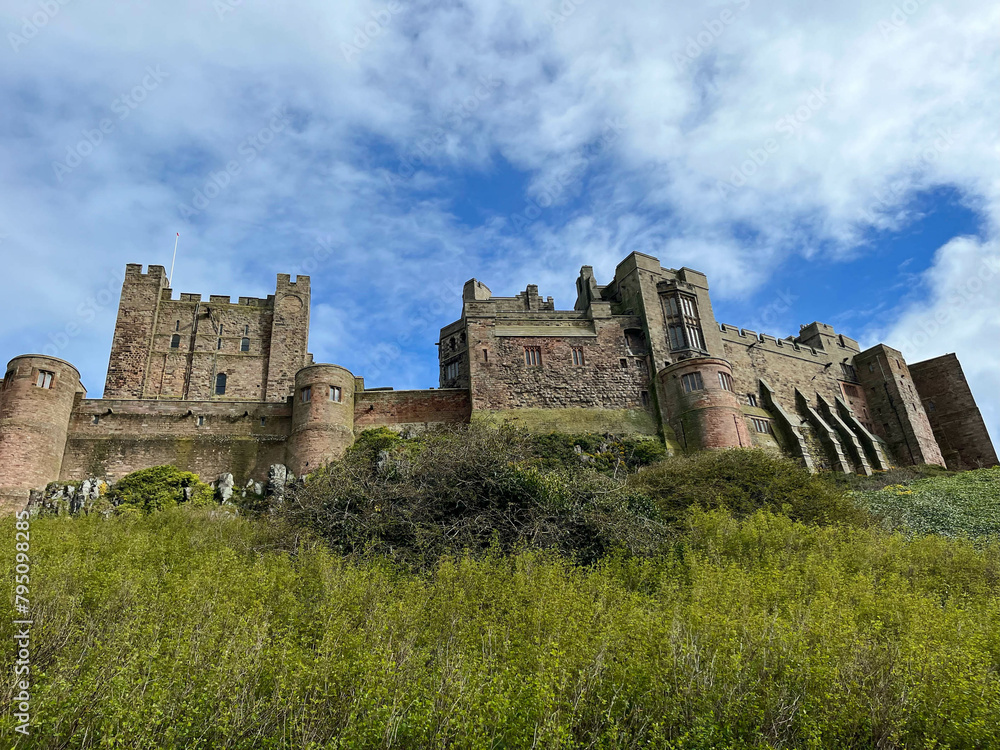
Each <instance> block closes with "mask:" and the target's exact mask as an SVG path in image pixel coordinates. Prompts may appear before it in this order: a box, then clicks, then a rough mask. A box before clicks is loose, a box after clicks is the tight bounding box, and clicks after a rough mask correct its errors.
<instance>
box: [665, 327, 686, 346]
mask: <svg viewBox="0 0 1000 750" xmlns="http://www.w3.org/2000/svg"><path fill="white" fill-rule="evenodd" d="M683 331H684V328H683V326H681V325H680V324H679V323H678V324H676V325H672V326H670V327H669V328H668V329H667V339H668V341H669V342H670V348H671V349H673V350H676V349H683V348H684V332H683Z"/></svg>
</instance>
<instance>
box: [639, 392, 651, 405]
mask: <svg viewBox="0 0 1000 750" xmlns="http://www.w3.org/2000/svg"><path fill="white" fill-rule="evenodd" d="M639 397H640V398H641V399H642V405H643V406H649V391H641V392H640V393H639Z"/></svg>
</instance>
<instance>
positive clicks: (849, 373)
mask: <svg viewBox="0 0 1000 750" xmlns="http://www.w3.org/2000/svg"><path fill="white" fill-rule="evenodd" d="M840 369H841V370H843V372H844V380H851V381H856V380H857V379H858V374H857V373H856V372H855V371H854V365H849V364H847V363H846V362H841V363H840Z"/></svg>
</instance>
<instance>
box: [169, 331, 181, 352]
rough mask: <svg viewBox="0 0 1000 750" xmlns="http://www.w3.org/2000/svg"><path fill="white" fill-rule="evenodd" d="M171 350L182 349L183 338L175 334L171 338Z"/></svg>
mask: <svg viewBox="0 0 1000 750" xmlns="http://www.w3.org/2000/svg"><path fill="white" fill-rule="evenodd" d="M170 348H171V349H180V348H181V337H180V335H179V334H176V333H175V334H174V335H173V336H171V337H170Z"/></svg>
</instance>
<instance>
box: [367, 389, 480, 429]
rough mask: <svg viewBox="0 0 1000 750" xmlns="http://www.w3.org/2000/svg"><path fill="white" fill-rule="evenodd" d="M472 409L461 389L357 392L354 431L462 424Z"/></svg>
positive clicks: (467, 394) (467, 395) (466, 421)
mask: <svg viewBox="0 0 1000 750" xmlns="http://www.w3.org/2000/svg"><path fill="white" fill-rule="evenodd" d="M471 411H472V409H471V405H470V402H469V392H468V391H467V390H465V389H461V388H440V389H431V390H421V391H359V392H358V393H356V394H355V399H354V430H355V433H357V432H361V431H362V430H366V429H370V428H372V427H391V428H393V429H400V430H403V429H409V430H422V429H426V428H428V427H433V426H434V425H439V424H465V423H468V421H469V417H470V414H471Z"/></svg>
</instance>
